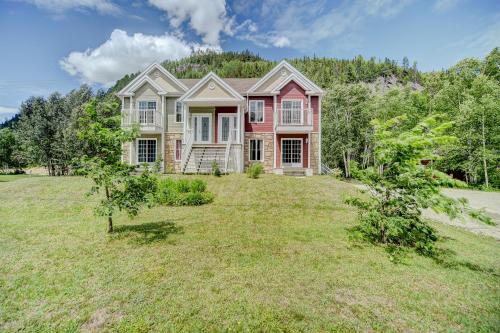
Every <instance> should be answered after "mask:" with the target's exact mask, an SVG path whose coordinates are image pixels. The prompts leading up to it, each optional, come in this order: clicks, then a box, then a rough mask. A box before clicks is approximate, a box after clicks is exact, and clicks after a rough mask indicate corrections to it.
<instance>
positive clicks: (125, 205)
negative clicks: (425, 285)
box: [79, 99, 157, 232]
mask: <svg viewBox="0 0 500 333" xmlns="http://www.w3.org/2000/svg"><path fill="white" fill-rule="evenodd" d="M101 107H102V108H103V109H104V112H98V111H97V101H96V100H95V99H94V100H91V101H90V102H89V103H87V104H86V107H85V115H84V116H83V118H82V119H81V131H80V132H79V138H80V140H82V141H84V142H86V144H87V145H88V147H89V149H88V151H89V153H88V154H85V155H84V156H83V157H82V158H81V159H80V161H79V163H80V169H79V172H80V173H81V174H83V175H84V176H86V177H88V178H91V179H92V180H93V181H94V184H95V185H94V186H93V187H92V189H91V191H90V194H96V193H99V192H101V191H104V195H105V196H104V198H103V199H102V200H101V201H100V203H99V205H98V206H97V208H96V214H97V215H98V216H106V217H107V219H108V232H113V214H114V213H115V212H116V211H117V210H120V211H121V210H124V211H126V212H127V213H128V215H129V216H130V217H133V216H136V215H137V214H138V212H139V209H140V207H141V206H142V205H145V204H146V205H149V204H150V203H152V202H153V198H154V195H155V192H156V189H157V179H156V177H155V175H154V173H152V172H151V171H150V170H149V168H147V167H146V166H145V170H144V171H143V172H142V173H141V174H140V175H139V176H134V175H133V172H134V171H135V167H134V166H130V165H127V164H125V163H122V162H121V155H122V145H123V144H124V143H125V142H129V141H131V140H133V139H134V138H135V137H136V136H137V128H134V129H132V130H125V129H122V128H121V127H120V117H119V116H107V115H106V114H116V113H117V112H116V110H117V109H118V108H119V105H118V104H117V103H104V104H103V105H102V106H101Z"/></svg>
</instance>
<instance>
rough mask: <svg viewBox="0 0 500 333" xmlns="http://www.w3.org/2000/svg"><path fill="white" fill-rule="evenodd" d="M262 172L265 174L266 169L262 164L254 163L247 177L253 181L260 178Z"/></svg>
mask: <svg viewBox="0 0 500 333" xmlns="http://www.w3.org/2000/svg"><path fill="white" fill-rule="evenodd" d="M262 172H264V167H263V166H262V164H260V163H252V164H251V165H250V166H249V167H248V168H247V175H248V177H249V178H252V179H257V178H259V176H260V174H261V173H262Z"/></svg>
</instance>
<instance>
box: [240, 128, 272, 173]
mask: <svg viewBox="0 0 500 333" xmlns="http://www.w3.org/2000/svg"><path fill="white" fill-rule="evenodd" d="M250 140H262V141H263V142H262V143H263V146H264V147H263V154H264V158H263V160H262V161H261V163H262V165H263V166H264V171H266V172H272V171H273V161H274V134H273V133H257V132H247V133H245V142H244V145H243V146H244V149H243V154H244V161H245V168H247V167H248V166H249V165H250V164H251V163H252V162H251V161H250V160H249V158H250V155H249V149H250Z"/></svg>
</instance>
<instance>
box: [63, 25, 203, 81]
mask: <svg viewBox="0 0 500 333" xmlns="http://www.w3.org/2000/svg"><path fill="white" fill-rule="evenodd" d="M206 48H208V46H206V45H199V44H195V43H188V42H186V41H184V40H182V39H180V38H178V37H176V36H173V35H169V34H164V35H160V36H150V35H144V34H142V33H136V34H133V35H130V36H129V35H128V34H127V32H125V31H123V30H119V29H115V30H114V31H113V32H112V33H111V37H110V38H109V39H108V40H107V41H106V42H104V43H103V44H101V45H99V46H98V47H96V48H95V49H87V50H86V51H84V52H78V51H74V52H71V53H70V54H69V55H68V56H67V57H66V58H64V59H62V60H60V61H59V64H60V65H61V68H62V69H63V70H65V71H66V72H68V73H69V74H71V75H77V76H79V77H80V78H81V80H82V81H83V82H85V83H89V84H93V83H101V84H104V85H106V86H110V85H112V84H113V83H114V81H116V80H117V79H119V78H121V77H122V76H123V75H125V74H127V73H132V72H136V71H139V70H141V69H144V68H145V67H146V66H147V65H149V64H151V63H152V62H155V61H163V60H172V59H179V58H182V57H185V56H188V55H189V54H191V53H192V52H193V51H196V50H199V49H206Z"/></svg>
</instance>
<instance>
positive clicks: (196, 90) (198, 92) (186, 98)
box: [180, 72, 244, 104]
mask: <svg viewBox="0 0 500 333" xmlns="http://www.w3.org/2000/svg"><path fill="white" fill-rule="evenodd" d="M180 101H181V102H185V103H192V104H193V103H202V102H213V101H220V102H236V103H241V102H243V101H244V98H243V96H241V95H240V94H239V93H238V92H237V91H236V90H234V89H233V88H232V87H231V86H229V85H228V84H227V83H226V82H224V80H222V79H221V78H220V77H219V76H217V75H216V74H215V73H213V72H210V73H208V74H207V75H206V76H205V77H203V78H202V79H201V80H200V81H199V82H198V83H196V84H195V85H194V86H193V87H192V88H191V89H189V90H188V91H187V92H186V93H185V94H184V95H183V96H182V97H181V99H180Z"/></svg>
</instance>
